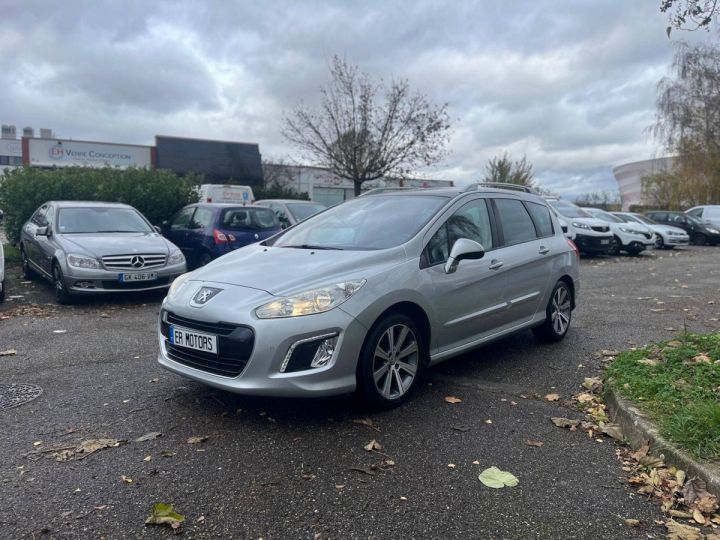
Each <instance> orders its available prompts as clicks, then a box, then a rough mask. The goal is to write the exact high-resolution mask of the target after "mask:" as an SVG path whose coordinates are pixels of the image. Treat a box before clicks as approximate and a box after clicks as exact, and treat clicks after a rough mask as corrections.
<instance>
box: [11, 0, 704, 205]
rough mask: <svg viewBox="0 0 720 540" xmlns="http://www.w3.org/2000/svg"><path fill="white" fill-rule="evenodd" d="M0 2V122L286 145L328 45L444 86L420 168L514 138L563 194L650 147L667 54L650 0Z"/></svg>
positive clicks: (481, 154)
mask: <svg viewBox="0 0 720 540" xmlns="http://www.w3.org/2000/svg"><path fill="white" fill-rule="evenodd" d="M5 4H7V5H5V6H4V7H3V17H2V18H0V85H2V88H3V100H2V109H1V111H2V114H0V120H2V121H3V122H11V123H17V124H19V125H35V126H36V127H40V126H41V125H42V126H49V127H52V128H54V129H55V131H56V132H57V133H59V134H61V135H63V136H71V137H75V138H84V139H88V138H92V139H98V140H107V141H118V142H128V143H149V142H151V141H152V137H153V136H154V135H155V134H156V133H162V134H174V135H185V136H201V137H210V138H230V139H234V140H245V141H256V142H258V143H260V145H261V151H262V152H263V154H265V155H270V156H292V155H293V154H294V149H292V148H291V147H289V146H288V145H287V144H286V143H285V142H284V141H283V139H282V138H281V136H280V124H281V119H282V114H283V111H285V110H288V109H290V108H292V107H293V106H294V105H295V104H296V103H297V102H298V101H300V100H303V101H306V102H309V103H312V102H314V101H316V99H317V97H318V89H319V87H320V85H321V84H323V83H324V82H325V81H326V77H327V63H328V60H329V59H330V57H331V56H332V55H333V54H340V55H341V56H345V57H347V58H348V59H349V60H351V61H353V62H355V63H357V64H359V65H360V66H361V68H362V69H364V70H365V71H368V72H370V73H372V74H376V75H378V76H381V77H383V78H385V79H389V78H391V77H393V76H399V77H406V78H408V79H409V80H410V82H411V83H412V85H413V86H414V87H415V88H417V89H418V90H421V91H422V92H425V93H427V94H428V95H429V96H430V97H431V98H432V99H434V100H436V101H438V102H448V104H449V108H450V113H451V115H452V117H453V118H456V119H457V120H456V122H455V127H454V135H453V139H452V141H451V145H450V147H451V155H450V156H449V157H448V159H447V160H445V161H444V162H443V163H441V164H438V165H437V166H435V167H433V168H431V169H429V170H427V171H423V172H422V173H423V174H424V175H426V176H435V177H445V178H448V179H453V180H456V181H458V182H466V181H470V180H473V179H476V178H478V177H480V176H481V175H482V173H483V172H484V169H485V163H486V162H487V160H488V159H489V158H490V157H492V156H493V155H496V154H497V153H500V152H503V151H508V152H510V153H511V154H512V155H514V156H517V157H520V155H522V154H523V153H527V155H528V158H529V159H530V160H531V161H532V162H533V163H534V165H535V170H536V172H537V176H538V179H539V180H540V181H541V182H543V183H545V184H546V185H547V186H548V187H550V188H551V189H554V190H556V191H559V192H561V193H564V194H567V195H572V194H578V193H582V192H584V191H590V190H597V189H615V187H616V186H615V183H614V181H613V179H612V174H611V168H612V166H614V165H616V164H618V163H620V162H623V161H628V160H636V159H646V158H648V157H650V156H651V155H652V154H653V150H654V146H653V144H652V141H648V140H647V137H646V135H645V132H644V130H645V128H646V127H647V125H648V124H649V123H650V122H651V121H652V118H653V113H654V97H655V85H656V83H657V81H658V80H659V78H660V77H661V76H663V75H664V74H665V72H666V70H667V66H668V64H669V61H670V59H671V56H672V52H673V51H672V45H671V42H670V41H668V39H667V38H666V36H665V34H664V28H665V20H664V18H663V16H662V15H661V14H659V13H658V11H657V5H656V4H657V3H656V2H652V1H650V2H626V1H623V0H597V1H593V2H582V3H580V2H574V3H572V4H569V3H558V2H555V1H552V0H535V1H533V0H524V1H516V2H481V1H475V2H452V3H451V2H442V1H433V0H425V1H423V0H419V1H417V2H412V3H408V2H401V1H399V0H398V1H390V0H387V1H385V2H380V1H374V2H364V3H357V2H353V1H351V0H344V1H338V2H322V1H320V0H310V1H305V2H295V1H292V0H276V1H273V2H242V1H234V2H229V1H220V0H218V1H216V2H207V3H198V2H192V1H189V0H188V1H185V2H183V1H177V2H171V1H163V0H158V1H155V2H147V1H144V0H143V1H140V0H135V1H126V2H110V1H107V2H97V1H92V0H88V1H80V0H76V1H73V0H68V1H66V2H63V3H62V4H58V5H56V6H54V7H53V9H48V5H47V3H46V2H42V1H34V0H9V1H7V0H6V2H5ZM690 39H695V40H698V39H708V36H707V34H696V35H691V36H690Z"/></svg>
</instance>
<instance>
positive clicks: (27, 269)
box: [20, 245, 36, 280]
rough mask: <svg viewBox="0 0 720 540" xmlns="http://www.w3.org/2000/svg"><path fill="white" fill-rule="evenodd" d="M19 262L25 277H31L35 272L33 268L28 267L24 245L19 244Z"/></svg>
mask: <svg viewBox="0 0 720 540" xmlns="http://www.w3.org/2000/svg"><path fill="white" fill-rule="evenodd" d="M20 264H21V266H22V274H23V277H24V278H25V279H28V280H30V279H33V278H34V277H35V276H36V274H35V270H33V269H32V268H30V260H29V259H28V256H27V253H25V247H24V246H22V245H21V246H20Z"/></svg>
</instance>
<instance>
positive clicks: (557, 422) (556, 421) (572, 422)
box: [550, 417, 580, 428]
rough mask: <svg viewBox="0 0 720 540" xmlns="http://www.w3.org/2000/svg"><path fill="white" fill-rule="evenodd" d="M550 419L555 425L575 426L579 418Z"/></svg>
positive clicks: (578, 422) (562, 426)
mask: <svg viewBox="0 0 720 540" xmlns="http://www.w3.org/2000/svg"><path fill="white" fill-rule="evenodd" d="M550 420H551V421H552V423H553V424H555V425H556V426H557V427H561V428H569V427H577V426H579V425H580V420H570V419H569V418H560V417H553V418H551V419H550Z"/></svg>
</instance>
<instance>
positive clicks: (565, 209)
mask: <svg viewBox="0 0 720 540" xmlns="http://www.w3.org/2000/svg"><path fill="white" fill-rule="evenodd" d="M548 202H549V203H550V206H552V207H553V208H554V209H555V210H557V211H558V212H560V214H561V215H563V216H565V217H568V218H589V217H592V216H591V215H590V214H588V213H587V212H586V211H585V210H583V209H582V208H580V207H579V206H575V205H574V204H573V203H571V202H568V201H548Z"/></svg>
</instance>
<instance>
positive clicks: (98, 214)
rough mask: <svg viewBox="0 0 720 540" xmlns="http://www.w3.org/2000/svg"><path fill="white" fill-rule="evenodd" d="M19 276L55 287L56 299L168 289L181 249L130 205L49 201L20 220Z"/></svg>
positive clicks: (181, 264)
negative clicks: (21, 224)
mask: <svg viewBox="0 0 720 540" xmlns="http://www.w3.org/2000/svg"><path fill="white" fill-rule="evenodd" d="M20 255H21V257H22V268H23V273H24V274H25V277H26V278H28V279H30V278H32V277H34V276H36V275H40V276H42V277H44V278H46V279H47V280H49V281H51V282H52V283H53V285H54V286H55V297H56V299H57V301H58V303H61V304H66V303H69V302H71V301H72V300H73V298H74V297H75V296H78V295H87V294H99V293H107V292H122V291H148V290H153V289H163V288H168V287H169V286H170V283H172V281H173V279H175V278H176V277H177V276H179V275H181V274H183V273H184V272H185V271H186V270H187V267H186V265H185V257H184V256H183V254H182V252H181V251H180V250H179V249H178V248H177V247H175V245H174V244H172V243H171V242H170V241H169V240H166V239H165V238H163V237H162V236H161V235H160V234H159V233H158V231H157V230H156V229H155V228H153V226H152V225H151V224H150V222H148V220H147V219H145V217H144V216H143V215H142V214H141V213H140V212H138V211H137V210H136V209H135V208H133V207H132V206H128V205H127V204H119V203H102V202H77V201H50V202H46V203H45V204H43V205H42V206H40V208H38V209H37V210H36V211H35V213H34V214H33V215H32V217H31V218H30V219H29V220H28V221H27V223H25V225H23V228H22V233H21V237H20Z"/></svg>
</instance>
